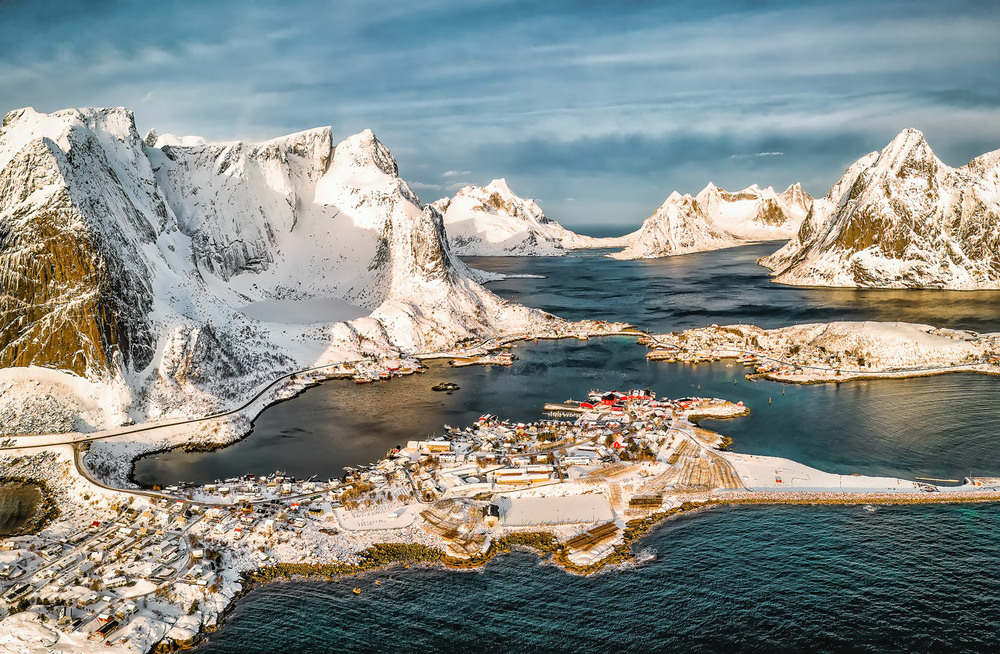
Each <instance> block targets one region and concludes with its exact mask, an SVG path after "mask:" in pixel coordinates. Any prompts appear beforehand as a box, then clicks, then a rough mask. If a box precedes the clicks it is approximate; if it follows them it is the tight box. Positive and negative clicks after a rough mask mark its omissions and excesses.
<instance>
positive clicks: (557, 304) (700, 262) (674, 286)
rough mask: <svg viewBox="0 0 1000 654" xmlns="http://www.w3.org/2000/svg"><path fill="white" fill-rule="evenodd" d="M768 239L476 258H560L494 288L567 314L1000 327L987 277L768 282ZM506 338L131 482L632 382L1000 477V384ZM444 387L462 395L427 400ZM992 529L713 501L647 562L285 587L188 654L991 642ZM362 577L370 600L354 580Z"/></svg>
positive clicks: (972, 517)
mask: <svg viewBox="0 0 1000 654" xmlns="http://www.w3.org/2000/svg"><path fill="white" fill-rule="evenodd" d="M773 249H774V246H750V247H745V248H737V249H733V250H727V251H723V252H716V253H708V254H699V255H689V256H684V257H674V258H670V259H665V260H659V261H652V262H615V261H611V260H607V259H600V258H599V257H598V256H597V255H596V254H594V253H584V254H582V255H578V256H571V257H564V258H546V259H485V258H480V259H474V260H470V263H471V264H472V265H474V266H478V267H481V268H485V269H489V270H497V271H500V272H516V273H530V274H543V275H548V277H547V278H545V279H524V278H519V279H510V280H507V281H503V282H498V283H495V284H492V285H491V288H492V289H493V290H494V291H495V292H497V293H498V294H501V295H503V296H504V297H509V298H511V299H514V300H517V301H520V302H523V303H525V304H529V305H531V306H537V307H540V308H543V309H546V310H548V311H552V312H553V313H556V314H558V315H561V316H564V317H566V318H572V319H576V318H590V317H604V318H608V319H616V320H626V321H629V322H632V323H634V324H637V325H639V326H642V327H645V328H648V329H652V330H655V331H669V330H673V329H680V328H685V327H692V326H702V325H705V324H711V323H713V322H714V323H719V324H723V323H730V322H740V321H742V322H753V323H756V324H760V325H763V326H779V325H784V324H790V323H796V322H808V321H826V320H841V319H844V320H862V319H874V320H906V321H913V322H924V323H928V324H933V325H939V326H947V327H955V328H964V329H975V330H978V331H995V330H1000V294H996V293H949V292H932V291H927V292H924V291H921V292H909V291H907V292H901V291H900V292H896V291H888V292H876V291H847V290H822V289H793V288H788V287H781V286H776V285H772V284H769V282H768V280H767V277H766V275H765V273H764V271H763V270H762V269H760V268H758V267H757V266H756V265H755V264H754V260H755V259H756V257H758V256H762V255H764V254H767V253H769V252H770V251H772V250H773ZM515 353H516V354H517V356H518V357H519V358H518V360H517V361H515V364H514V365H513V366H511V367H510V368H481V367H473V368H465V369H449V368H447V367H445V366H443V365H439V364H436V365H434V366H433V367H432V369H431V371H430V372H429V373H428V374H426V375H422V376H412V377H409V378H404V379H401V380H394V381H392V382H391V383H388V384H374V385H371V386H360V387H359V386H357V385H355V384H353V383H349V382H329V383H326V384H322V385H320V386H319V387H317V388H315V389H312V390H309V391H308V392H306V393H305V394H303V395H301V396H299V397H297V398H295V399H294V400H292V401H289V402H285V403H282V404H279V405H276V406H274V407H272V408H270V409H268V410H267V411H266V412H264V414H262V415H261V417H260V418H259V419H258V421H257V422H256V424H255V427H254V432H253V434H252V435H251V436H250V437H249V438H247V439H246V440H245V441H242V442H241V443H239V444H237V445H235V446H232V447H230V448H226V449H224V450H220V451H217V452H212V453H198V454H175V453H170V454H164V455H160V458H159V459H156V460H154V459H151V458H147V459H144V460H143V461H140V462H139V464H138V466H137V468H136V477H137V478H138V479H139V480H140V481H143V482H145V483H154V482H159V483H163V482H166V481H175V480H177V479H190V480H194V481H204V480H209V479H214V478H216V477H220V476H227V475H230V474H240V473H242V472H251V471H259V472H267V471H270V470H273V469H274V468H275V467H280V468H283V469H287V471H288V472H289V473H291V474H295V475H296V476H300V477H307V476H310V475H312V474H319V475H321V476H326V475H332V474H337V472H339V468H338V466H339V465H345V464H348V465H349V464H352V463H362V462H366V461H370V460H372V459H375V458H377V457H378V456H380V455H381V454H382V453H383V452H384V451H385V450H386V449H387V448H388V447H390V446H391V445H393V444H395V443H398V442H401V441H404V440H407V439H409V438H414V437H417V436H423V435H425V434H427V433H434V432H438V431H440V429H441V424H442V423H450V424H452V425H456V426H464V425H466V424H468V423H469V422H470V421H471V420H474V419H475V418H476V417H478V416H479V415H480V414H481V413H487V412H489V413H494V414H498V415H502V416H505V417H509V418H512V419H514V420H529V419H534V418H537V417H540V415H541V411H540V408H541V405H542V404H543V403H544V402H546V401H549V400H563V399H567V398H569V397H575V398H579V397H581V396H582V394H583V393H585V392H586V391H587V390H590V389H592V388H616V387H622V386H650V387H652V388H654V389H655V390H656V391H657V392H658V393H659V394H660V395H666V396H673V397H679V396H684V395H691V394H702V395H714V396H718V397H725V398H729V399H733V400H743V401H744V402H746V403H747V404H748V405H749V406H750V408H751V411H752V413H751V415H750V416H748V417H745V418H739V419H736V420H729V421H710V422H708V423H706V426H708V427H710V428H712V429H716V430H718V431H721V432H723V433H726V434H728V435H731V436H732V437H733V438H734V445H733V447H734V449H736V450H737V451H744V452H752V453H760V454H774V455H781V456H788V457H791V458H794V459H797V460H800V461H802V462H804V463H807V464H809V465H813V466H816V467H818V468H822V469H825V470H831V471H835V472H845V473H847V472H860V473H866V474H894V475H902V476H906V477H914V476H933V477H942V476H943V477H959V476H963V475H966V474H968V473H969V471H970V470H971V471H973V472H974V473H976V474H984V475H985V474H995V475H1000V454H998V452H997V450H998V448H997V444H998V443H1000V411H997V409H996V407H997V406H1000V402H998V401H1000V380H998V379H996V378H992V377H986V376H978V375H967V374H963V375H947V376H940V377H930V378H923V379H911V380H901V381H879V382H851V383H846V384H840V385H816V386H783V385H780V384H775V383H771V382H756V383H755V382H748V381H746V380H745V379H744V378H743V373H744V370H743V369H742V368H741V367H739V366H736V365H733V366H727V364H726V363H724V362H722V363H716V364H704V365H699V366H689V365H683V364H667V363H663V362H647V361H646V360H645V358H644V355H645V349H644V348H642V347H639V346H637V345H635V343H634V339H629V338H623V337H613V338H602V339H592V340H590V341H585V342H580V341H575V340H573V341H557V342H551V341H542V342H539V343H526V344H521V345H520V346H519V347H518V348H517V349H516V350H515ZM442 380H450V381H455V382H457V383H458V384H459V385H460V386H461V390H459V391H457V392H455V393H454V394H453V395H445V394H440V393H432V392H431V391H430V390H429V387H430V386H431V385H433V384H435V383H437V382H438V381H442ZM769 401H770V402H769ZM998 525H1000V507H996V506H993V505H989V506H899V507H889V506H878V507H859V506H854V507H829V506H816V507H810V506H792V507H788V506H784V507H783V506H775V507H752V508H751V507H731V508H723V509H714V510H711V511H705V512H701V513H697V514H694V515H688V516H682V517H680V518H679V519H676V520H672V521H670V522H669V523H668V524H666V525H664V526H662V527H660V528H658V529H657V530H656V531H654V532H653V533H652V534H651V535H650V536H648V537H647V538H646V539H645V540H644V541H643V542H642V543H641V544H640V545H639V546H638V548H637V549H638V550H642V551H643V556H642V557H640V558H642V559H643V560H644V561H645V562H644V563H642V564H641V565H639V566H637V567H633V568H626V569H623V570H614V571H609V572H606V573H603V574H599V575H597V576H594V577H588V578H579V577H574V576H571V575H568V574H566V573H563V572H562V571H560V570H559V569H557V568H554V567H550V566H544V565H539V563H538V561H537V559H536V558H535V557H533V556H530V555H526V554H512V555H508V556H502V557H498V558H497V559H496V560H494V561H493V562H492V563H491V564H489V565H488V566H487V567H486V569H485V570H482V571H477V572H461V573H459V572H450V571H442V570H433V569H431V570H427V569H416V568H414V569H410V570H401V569H395V570H391V571H384V572H380V573H376V574H373V575H368V576H365V577H362V578H360V579H359V578H351V579H346V580H340V581H334V582H308V583H287V584H274V585H271V586H267V587H265V588H263V589H260V590H258V591H256V592H254V593H251V594H250V595H249V596H248V597H247V598H245V599H244V600H242V601H241V603H240V605H239V606H238V607H237V609H236V610H235V612H234V614H233V615H232V616H231V617H230V619H229V620H228V621H227V622H226V624H225V625H224V626H223V628H222V629H221V630H220V631H219V632H217V633H216V634H213V635H212V636H211V638H210V640H209V641H208V642H207V643H205V644H203V645H202V646H200V647H199V648H198V649H197V651H198V652H201V653H202V654H209V653H211V654H223V653H225V654H230V653H232V654H236V653H240V654H252V653H256V652H293V651H294V652H303V653H313V652H316V653H318V652H367V651H386V650H396V651H414V652H416V651H421V652H422V651H487V650H492V651H558V652H562V651H566V652H569V651H609V650H624V651H677V650H681V649H683V650H684V651H696V652H697V651H774V650H793V651H795V650H805V649H819V650H850V651H872V652H875V651H878V652H882V651H912V650H930V651H935V650H937V651H945V650H946V651H963V650H964V651H983V650H987V649H990V648H991V647H992V646H993V645H994V644H995V643H996V642H997V640H998V639H1000V608H998V607H1000V603H998V600H1000V555H998V553H1000V527H998ZM647 555H648V556H647ZM647 559H651V560H647ZM376 580H378V581H380V582H381V585H380V586H377V587H376V586H375V585H374V582H375V581H376ZM355 586H360V587H361V588H362V594H361V595H354V594H353V593H352V592H351V589H352V588H353V587H355Z"/></svg>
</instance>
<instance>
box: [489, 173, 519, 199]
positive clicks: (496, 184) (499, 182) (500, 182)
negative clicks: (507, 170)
mask: <svg viewBox="0 0 1000 654" xmlns="http://www.w3.org/2000/svg"><path fill="white" fill-rule="evenodd" d="M486 188H488V189H490V190H492V191H496V192H497V193H500V194H501V195H513V194H514V192H513V191H511V190H510V187H509V186H507V180H506V179H505V178H503V177H500V178H497V179H494V180H493V181H491V182H490V183H489V184H487V185H486Z"/></svg>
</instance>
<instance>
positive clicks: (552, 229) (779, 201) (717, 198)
mask: <svg viewBox="0 0 1000 654" xmlns="http://www.w3.org/2000/svg"><path fill="white" fill-rule="evenodd" d="M811 204H812V198H811V197H810V196H809V194H807V193H805V192H804V191H803V190H802V187H801V186H799V185H798V184H795V185H793V186H790V187H788V189H787V190H785V191H784V192H783V193H781V194H778V193H775V191H774V189H772V188H771V187H768V188H765V189H761V188H759V187H757V186H756V185H754V186H751V187H749V188H746V189H743V190H742V191H737V192H735V193H729V192H727V191H725V190H723V189H720V188H717V187H716V186H715V185H713V184H709V185H708V186H707V187H705V189H704V190H703V191H701V193H699V194H698V195H697V197H691V196H690V195H683V196H682V195H680V194H679V193H676V192H675V193H673V194H671V195H670V197H668V198H667V200H666V202H664V203H663V205H662V206H661V207H660V208H659V209H658V210H657V211H656V213H654V214H653V215H652V216H650V217H649V218H647V219H646V221H645V222H644V223H643V224H642V226H641V227H640V228H639V229H638V230H636V231H634V232H632V233H631V234H627V235H625V236H621V237H615V238H594V237H591V236H584V235H581V234H577V233H575V232H573V231H570V230H568V229H566V228H565V227H563V226H562V225H560V224H559V223H557V222H555V221H553V220H551V219H550V218H547V217H546V216H545V214H544V213H543V212H542V210H541V208H540V207H539V206H538V205H537V204H536V203H535V201H534V200H525V199H523V198H521V197H520V196H518V195H516V194H515V193H514V192H513V191H511V190H510V188H509V187H508V186H507V183H506V181H505V180H502V179H498V180H493V181H492V182H490V184H488V185H487V186H466V187H464V188H463V189H461V190H460V191H459V192H458V193H457V194H456V195H455V196H454V197H453V198H445V199H442V200H438V201H437V202H435V203H433V206H434V207H436V208H437V209H439V210H440V211H441V213H442V214H443V215H444V223H445V228H446V229H447V232H448V239H449V241H450V243H451V247H452V250H453V251H454V252H456V253H457V254H460V255H466V256H509V255H516V256H556V255H561V254H565V253H566V252H567V251H569V250H578V249H587V248H624V250H622V251H620V252H616V253H613V254H611V255H609V256H611V257H613V258H616V259H645V258H654V257H663V256H668V255H672V254H685V253H688V252H702V251H705V250H717V249H719V248H727V247H734V246H736V245H741V244H744V243H749V242H756V241H762V240H778V239H789V238H791V237H792V236H793V235H794V234H795V232H796V230H797V229H798V226H799V224H800V223H801V222H802V220H803V219H804V218H805V216H806V213H807V212H808V211H809V207H810V206H811Z"/></svg>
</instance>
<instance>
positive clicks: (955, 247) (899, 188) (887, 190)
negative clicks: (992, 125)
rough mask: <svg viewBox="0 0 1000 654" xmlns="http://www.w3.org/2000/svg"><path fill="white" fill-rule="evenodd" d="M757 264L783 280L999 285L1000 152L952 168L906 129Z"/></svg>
mask: <svg viewBox="0 0 1000 654" xmlns="http://www.w3.org/2000/svg"><path fill="white" fill-rule="evenodd" d="M761 264H762V265H765V266H767V267H769V268H771V269H772V270H773V275H774V277H775V281H777V282H780V283H785V284H796V285H808V286H847V287H882V288H950V289H962V290H968V289H977V288H1000V150H997V151H994V152H990V153H987V154H984V155H982V156H980V157H977V158H976V159H974V160H972V161H971V162H969V163H968V164H966V165H965V166H962V167H961V168H957V169H955V168H951V167H949V166H947V165H945V164H944V163H942V162H941V161H940V160H939V159H938V158H937V157H936V156H935V155H934V153H933V151H931V148H930V146H929V145H928V144H927V141H926V140H925V138H924V135H923V134H922V133H921V132H919V131H918V130H915V129H906V130H903V131H902V132H900V133H899V134H898V135H897V136H896V137H895V138H894V139H893V140H892V141H891V142H890V143H889V144H888V145H887V146H886V147H885V148H883V149H882V150H881V151H880V152H872V153H869V154H867V155H865V156H864V157H862V158H861V159H859V160H858V161H856V162H855V163H854V164H852V165H851V166H850V167H849V168H848V169H847V170H846V171H845V173H844V175H843V176H842V177H841V178H840V180H839V181H838V182H837V183H836V184H834V186H833V187H832V188H831V189H830V192H829V193H827V195H826V196H825V197H824V198H823V199H822V200H819V201H817V202H816V204H815V206H814V209H813V211H812V212H811V213H810V215H809V216H808V218H807V219H806V220H805V221H804V222H803V224H802V226H801V228H800V230H799V233H798V234H797V235H796V237H795V238H794V239H793V240H792V241H790V242H789V243H788V244H786V245H785V247H783V248H782V249H781V250H779V251H778V252H776V253H774V254H773V255H771V256H770V257H766V258H764V259H762V260H761Z"/></svg>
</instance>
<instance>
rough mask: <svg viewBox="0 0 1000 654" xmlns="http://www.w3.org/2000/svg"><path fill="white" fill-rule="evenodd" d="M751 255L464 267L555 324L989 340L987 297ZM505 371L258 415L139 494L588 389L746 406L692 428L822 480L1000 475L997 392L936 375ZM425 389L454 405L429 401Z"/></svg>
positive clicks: (543, 366)
mask: <svg viewBox="0 0 1000 654" xmlns="http://www.w3.org/2000/svg"><path fill="white" fill-rule="evenodd" d="M774 248H775V246H774V245H773V244H772V245H755V246H747V247H742V248H734V249H731V250H723V251H720V252H711V253H702V254H693V255H684V256H679V257H670V258H667V259H658V260H652V261H614V260H611V259H607V258H604V257H601V256H600V254H601V253H599V252H598V253H594V252H584V253H579V254H574V255H572V256H567V257H546V258H513V257H507V258H502V257H496V258H474V259H470V260H469V263H470V264H471V265H473V266H477V267H480V268H483V269H487V270H493V271H498V272H505V273H519V274H525V273H527V274H540V275H546V277H545V278H544V279H531V278H512V279H508V280H505V281H502V282H496V283H493V284H490V288H491V289H492V290H493V291H495V292H496V293H498V294H500V295H503V296H504V297H508V298H510V299H513V300H516V301H519V302H522V303H524V304H527V305H529V306H535V307H539V308H542V309H545V310H548V311H551V312H553V313H555V314H557V315H560V316H563V317H566V318H571V319H581V318H588V317H603V318H608V319H611V320H624V321H628V322H631V323H633V324H636V325H638V326H641V327H643V328H647V329H651V330H654V331H670V330H674V329H681V328H687V327H692V326H703V325H706V324H711V323H713V322H714V323H718V324H725V323H732V322H740V321H742V322H750V323H755V324H760V325H764V326H779V325H785V324H791V323H797V322H807V321H822V320H839V319H851V320H864V319H873V320H906V321H911V322H923V323H928V324H933V325H936V326H946V327H954V328H962V329H975V330H978V331H993V330H1000V293H995V292H981V293H980V292H976V293H960V292H949V291H854V290H844V289H835V290H829V289H799V288H792V287H788V286H780V285H776V284H771V283H770V282H769V280H768V277H767V274H766V271H764V269H762V268H760V267H759V266H757V265H756V263H755V261H756V259H757V257H760V256H763V255H765V254H768V253H769V252H771V251H773V249H774ZM514 351H515V353H516V356H517V357H518V360H517V361H515V363H514V365H513V366H511V367H510V368H499V367H480V366H473V367H469V368H462V369H451V368H448V367H447V366H446V365H445V364H444V363H435V364H432V366H431V370H430V372H428V373H427V374H425V375H414V376H411V377H407V378H403V379H397V380H393V381H392V382H390V383H378V384H372V385H363V386H359V385H357V384H354V383H353V382H327V383H324V384H322V385H320V386H319V387H317V388H314V389H311V390H309V391H307V392H306V393H304V394H303V395H301V396H299V397H297V398H295V399H293V400H291V401H288V402H283V403H280V404H277V405H275V406H273V407H271V408H269V409H267V410H266V411H265V412H264V413H263V414H261V416H260V417H258V419H257V421H256V422H255V424H254V430H253V433H252V434H251V435H250V436H249V437H248V438H246V439H245V440H243V441H241V442H239V443H237V444H235V445H232V446H230V447H227V448H225V449H222V450H218V451H215V452H195V453H185V452H179V451H178V452H169V453H164V454H159V455H155V456H150V457H146V458H144V459H141V460H140V461H138V462H137V464H136V467H135V471H134V477H135V479H136V480H137V481H138V482H139V483H141V484H144V485H147V486H148V485H152V484H169V483H174V482H176V481H178V480H186V481H193V482H197V483H206V482H211V481H213V480H215V479H221V478H226V477H231V476H236V475H241V474H247V473H258V474H260V473H269V472H273V471H274V470H275V469H280V470H284V471H285V472H287V473H288V474H291V475H295V476H297V477H300V478H308V477H311V476H313V475H318V476H320V477H321V478H326V477H330V476H336V475H339V474H340V473H341V471H342V468H343V467H344V466H347V465H357V464H362V463H369V462H372V461H374V460H376V459H378V458H380V457H381V456H383V455H384V454H385V452H386V451H387V450H388V449H390V448H391V447H393V446H394V445H397V444H404V443H405V442H406V441H407V440H411V439H414V438H421V437H424V436H426V435H428V434H434V433H440V432H441V430H442V425H444V424H445V423H447V424H450V425H453V426H458V427H465V426H467V425H468V424H470V423H471V422H473V421H475V420H476V419H477V418H478V417H479V416H480V415H482V414H484V413H493V414H496V415H499V416H502V417H504V418H510V419H512V420H519V421H527V420H535V419H538V418H540V417H541V416H542V412H541V407H542V405H543V404H544V403H545V402H550V401H562V400H565V399H568V398H576V399H582V398H583V397H584V396H585V394H586V393H587V392H588V391H590V390H592V389H612V388H622V387H625V386H629V387H650V388H653V389H654V390H656V391H657V393H659V394H660V395H661V396H668V397H683V396H686V395H692V394H701V395H711V396H716V397H723V398H726V399H730V400H733V401H739V400H742V401H744V402H745V403H746V404H747V405H748V406H749V407H750V408H751V411H752V413H751V415H750V416H749V417H747V418H741V419H738V420H733V421H725V422H709V423H707V424H706V426H708V427H710V428H712V429H717V430H719V431H721V432H723V433H725V434H727V435H730V436H732V437H733V438H734V445H733V448H734V449H735V450H737V451H743V452H751V453H758V454H772V455H779V456H787V457H790V458H793V459H796V460H799V461H802V462H803V463H806V464H808V465H812V466H815V467H818V468H821V469H824V470H829V471H832V472H844V473H851V472H859V473H864V474H888V475H899V476H904V477H910V478H912V477H914V476H929V477H942V476H943V477H960V476H964V475H966V474H968V473H969V471H970V470H972V471H973V472H975V473H976V474H984V475H985V474H998V475H1000V451H998V450H997V448H996V447H995V444H996V442H997V437H998V435H1000V411H996V410H994V407H995V406H997V405H998V400H1000V380H998V379H996V378H992V377H985V376H978V375H949V376H945V377H931V378H924V379H911V380H903V381H879V382H852V383H849V384H841V385H816V386H784V385H781V384H775V383H772V382H757V383H753V382H747V381H746V380H745V379H744V377H743V373H744V371H743V369H742V368H741V367H740V366H738V365H735V366H733V365H730V366H727V364H725V363H718V364H711V365H709V364H704V365H699V366H689V365H683V364H667V363H663V362H647V361H646V360H645V353H646V349H645V348H643V347H641V346H638V345H636V344H635V339H633V338H625V337H611V338H600V339H591V340H589V341H582V342H581V341H576V340H563V341H541V342H538V343H522V344H520V345H519V347H518V348H517V349H516V350H514ZM439 381H453V382H456V383H457V384H458V385H459V386H460V387H461V390H459V391H457V392H455V393H454V394H451V395H448V394H444V393H435V392H432V391H431V390H430V387H431V386H433V385H434V384H436V383H438V382H439Z"/></svg>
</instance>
